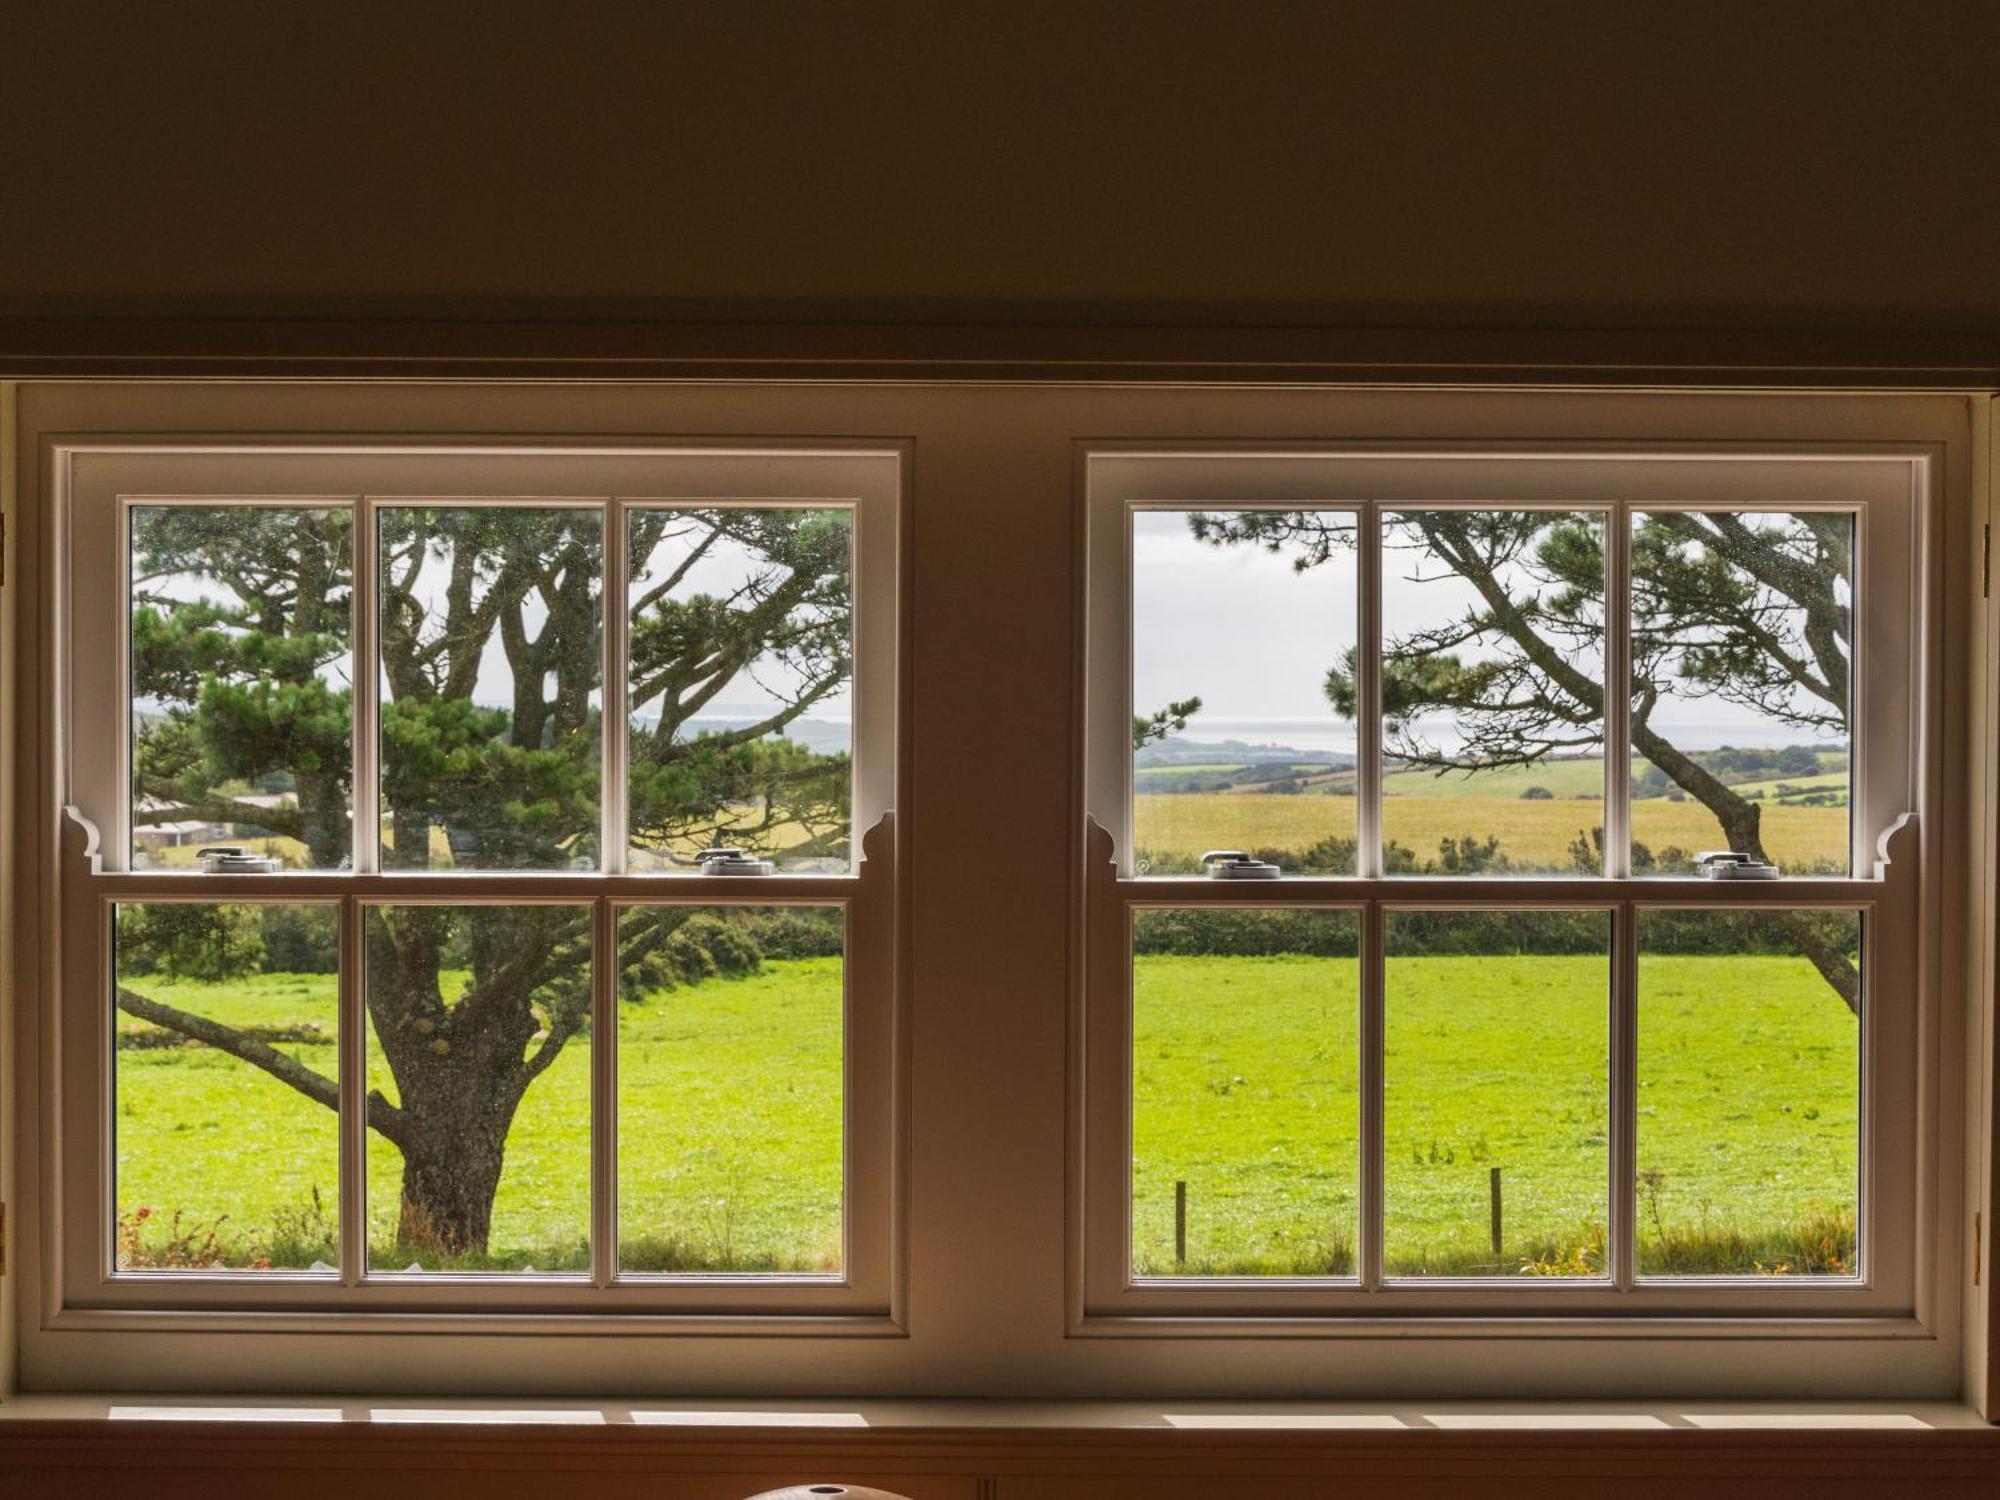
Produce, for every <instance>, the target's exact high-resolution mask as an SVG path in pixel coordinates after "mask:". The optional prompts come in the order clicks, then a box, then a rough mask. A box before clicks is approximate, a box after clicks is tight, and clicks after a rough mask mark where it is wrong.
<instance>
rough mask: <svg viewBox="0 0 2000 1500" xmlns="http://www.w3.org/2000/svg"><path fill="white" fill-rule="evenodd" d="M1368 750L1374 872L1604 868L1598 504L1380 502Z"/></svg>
mask: <svg viewBox="0 0 2000 1500" xmlns="http://www.w3.org/2000/svg"><path fill="white" fill-rule="evenodd" d="M1344 683H1345V685H1344V688H1343V690H1344V691H1345V692H1347V693H1348V694H1349V695H1351V694H1352V693H1353V691H1354V688H1353V684H1352V680H1351V677H1350V678H1348V679H1344ZM1382 751H1383V765H1382V850H1383V856H1382V859H1383V869H1384V871H1385V872H1386V873H1388V874H1391V875H1401V874H1451V875H1477V874H1507V873H1517V874H1530V873H1534V874H1546V873H1551V872H1553V873H1560V874H1573V873H1582V874H1596V873H1598V872H1599V871H1600V870H1601V869H1602V867H1603V861H1602V849H1601V846H1602V843H1603V838H1604V519H1603V517H1602V516H1601V515H1599V514H1597V513H1595V512H1590V511H1579V512H1561V511H1507V510H1476V511H1475V510H1439V511H1405V512H1401V513H1396V514H1390V515H1387V516H1385V517H1384V518H1383V522H1382Z"/></svg>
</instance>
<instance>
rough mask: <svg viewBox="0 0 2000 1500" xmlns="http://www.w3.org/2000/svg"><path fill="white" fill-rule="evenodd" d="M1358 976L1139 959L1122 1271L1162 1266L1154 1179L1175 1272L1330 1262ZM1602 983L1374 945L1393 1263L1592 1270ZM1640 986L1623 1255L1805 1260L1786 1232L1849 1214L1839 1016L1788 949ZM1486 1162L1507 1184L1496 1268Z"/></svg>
mask: <svg viewBox="0 0 2000 1500" xmlns="http://www.w3.org/2000/svg"><path fill="white" fill-rule="evenodd" d="M1355 981H1356V964H1355V962H1354V960H1352V959H1319V958H1305V957H1291V956H1287V957H1275V958H1235V957H1227V958H1225V957H1178V956H1149V957H1146V958H1142V959H1141V960H1140V961H1139V968H1138V971H1137V973H1136V975H1135V980H1134V1035H1133V1077H1134V1088H1135V1095H1136V1099H1135V1106H1134V1122H1133V1155H1134V1169H1133V1260H1134V1265H1135V1268H1136V1269H1138V1270H1139V1271H1140V1272H1141V1273H1142V1274H1152V1275H1171V1274H1174V1273H1175V1271H1176V1269H1177V1266H1176V1262H1175V1259H1174V1185H1175V1183H1176V1182H1186V1183H1187V1185H1188V1186H1187V1203H1188V1208H1187V1216H1188V1228H1187V1260H1186V1262H1185V1263H1183V1264H1181V1265H1180V1266H1179V1267H1178V1269H1179V1270H1181V1271H1182V1272H1184V1273H1186V1274H1198V1275H1214V1274H1272V1273H1278V1274H1320V1275H1347V1274H1352V1269H1353V1244H1354V1237H1355V1232H1356V1227H1355V1223H1356V1218H1355V1216H1356V1211H1357V1210H1356V1202H1357V1183H1358V1156H1357V1146H1356V1139H1357V1134H1356V1132H1357V1110H1358V1096H1357V1093H1356V1073H1355V1061H1354V1059H1355V1034H1356V1005H1357V1001H1356V991H1355ZM1606 983H1607V968H1606V963H1605V960H1603V959H1593V958H1578V957H1546V956H1534V957H1502V956H1483V957H1477V958H1392V959H1390V960H1389V964H1388V973H1387V984H1388V990H1387V1013H1386V1018H1385V1019H1386V1036H1385V1048H1384V1078H1385V1084H1384V1172H1385V1180H1384V1204H1385V1206H1384V1256H1385V1265H1386V1267H1387V1268H1388V1269H1389V1271H1390V1272H1391V1273H1392V1274H1397V1275H1423V1274H1427V1273H1429V1274H1440V1273H1441V1274H1454V1275H1465V1274H1477V1275H1491V1274H1496V1273H1499V1274H1518V1273H1520V1272H1521V1271H1522V1270H1523V1269H1524V1268H1528V1267H1530V1266H1532V1267H1533V1268H1535V1269H1537V1270H1539V1271H1540V1272H1542V1273H1543V1274H1565V1273H1567V1274H1591V1275H1595V1274H1601V1271H1602V1259H1601V1234H1602V1226H1603V1224H1604V1222H1605V1204H1606V1193H1607V1188H1606V1175H1607V1172H1608V1159H1609V1158H1608V1146H1607V1144H1606V1141H1607V1132H1606V1119H1605V1110H1606V1105H1605V1095H1606V1086H1605V1056H1606V1020H1605V1016H1606V1001H1605V993H1606ZM1640 994H1641V1013H1640V1065H1639V1137H1638V1164H1639V1168H1640V1170H1641V1171H1642V1172H1643V1173H1648V1174H1652V1175H1650V1176H1649V1177H1648V1178H1646V1179H1645V1185H1644V1188H1643V1190H1642V1203H1641V1215H1640V1260H1641V1265H1642V1268H1644V1269H1645V1270H1648V1271H1657V1272H1670V1271H1675V1270H1704V1271H1715V1270H1730V1271H1737V1272H1743V1273H1755V1272H1756V1271H1758V1270H1776V1269H1779V1268H1780V1267H1784V1268H1786V1269H1794V1270H1796V1269H1804V1268H1806V1267H1803V1266H1802V1265H1801V1262H1802V1261H1804V1260H1806V1259H1808V1258H1809V1257H1808V1256H1807V1255H1806V1254H1805V1253H1803V1252H1801V1250H1800V1249H1799V1248H1798V1247H1797V1246H1796V1245H1795V1244H1794V1243H1793V1241H1794V1240H1796V1239H1797V1238H1798V1236H1799V1234H1800V1233H1801V1232H1802V1231H1804V1230H1806V1229H1809V1228H1812V1227H1814V1226H1817V1225H1819V1224H1821V1223H1823V1222H1830V1223H1834V1224H1839V1223H1841V1222H1843V1221H1845V1222H1847V1223H1848V1224H1850V1225H1851V1219H1852V1214H1853V1210H1854V1203H1855V1193H1856V1177H1857V1171H1858V1166H1857V1163H1858V1146H1857V1141H1858V1134H1857V1129H1858V1127H1857V1092H1856V1090H1857V1084H1858V1078H1859V1053H1858V1050H1857V1048H1858V1027H1857V1025H1856V1022H1855V1020H1854V1017H1853V1016H1852V1015H1851V1014H1849V1012H1848V1011H1847V1010H1846V1008H1845V1007H1844V1006H1843V1005H1842V1004H1841V1003H1840V1001H1839V1000H1838V999H1837V998H1835V996H1834V995H1833V994H1832V992H1831V991H1830V990H1828V988H1827V986H1826V985H1825V983H1824V982H1823V981H1822V980H1820V978H1819V977H1818V975H1816V974H1815V973H1813V971H1812V970H1811V969H1810V968H1809V967H1808V966H1807V965H1806V964H1805V963H1803V962H1802V961H1800V960H1796V959H1789V958H1772V957H1756V958H1744V959H1726V958H1712V957H1663V956H1658V957H1656V956H1643V957H1642V958H1641V960H1640ZM1493 1167H1499V1168H1500V1169H1501V1172H1502V1183H1503V1199H1504V1202H1503V1235H1504V1239H1503V1252H1504V1253H1503V1256H1502V1258H1501V1259H1500V1261H1498V1262H1496V1261H1495V1259H1494V1257H1493V1255H1492V1251H1491V1220H1490V1217H1489V1184H1490V1172H1491V1169H1492V1168H1493ZM1849 1232H1851V1229H1850V1231H1849ZM1808 1248H1810V1247H1808ZM1835 1249H1836V1252H1838V1251H1840V1250H1842V1249H1844V1246H1836V1247H1835ZM1703 1256H1705V1257H1706V1258H1705V1259H1698V1258H1699V1257H1703ZM1823 1258H1824V1259H1834V1258H1838V1256H1837V1254H1836V1256H1830V1257H1823ZM1690 1259H1697V1263H1696V1264H1688V1261H1689V1260H1690ZM1718 1261H1719V1262H1720V1263H1719V1264H1718ZM1810 1268H1811V1269H1829V1268H1830V1267H1827V1266H1822V1265H1818V1264H1814V1265H1813V1266H1811V1267H1810Z"/></svg>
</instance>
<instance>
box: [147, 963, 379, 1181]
mask: <svg viewBox="0 0 2000 1500" xmlns="http://www.w3.org/2000/svg"><path fill="white" fill-rule="evenodd" d="M118 1008H119V1009H120V1010H122V1011H124V1012H125V1013H126V1014H127V1015H128V1016H136V1017H138V1018H139V1019H140V1020H141V1021H148V1022H151V1023H152V1024H153V1025H155V1026H160V1027H164V1028H165V1029H166V1030H168V1031H177V1032H179V1033H180V1034H181V1035H182V1036H184V1037H187V1038H189V1039H191V1040H193V1041H197V1042H201V1043H203V1044H204V1045H206V1046H210V1047H213V1048H215V1049H216V1050H217V1051H218V1052H227V1053H228V1054H229V1055H230V1056H231V1057H234V1058H237V1059H238V1060H240V1061H242V1062H247V1063H249V1064H250V1065H251V1066H252V1067H253V1068H261V1069H262V1070H263V1071H264V1072H266V1073H269V1074H270V1075H271V1076H272V1077H273V1078H275V1079H277V1080H278V1081H279V1082H280V1083H282V1084H286V1085H288V1086H289V1087H291V1088H294V1089H297V1090H298V1091H299V1092H300V1093H301V1094H304V1095H305V1096H306V1097H307V1098H308V1099H310V1100H312V1101H313V1103H315V1104H324V1105H325V1106H326V1107H327V1108H328V1109H331V1110H334V1111H336V1112H337V1111H338V1110H339V1109H340V1085H338V1084H337V1083H335V1082H334V1081H333V1080H332V1079H331V1078H328V1077H327V1076H326V1075H325V1074H323V1073H315V1072H314V1071H313V1070H312V1069H311V1068H308V1067H307V1066H306V1065H305V1064H304V1063H302V1062H300V1061H298V1060H297V1059H296V1058H291V1057H287V1056H286V1055H285V1054H284V1053H282V1052H280V1051H279V1050H278V1049H277V1048H276V1047H273V1046H272V1045H271V1044H270V1043H268V1042H260V1041H258V1040H257V1038H255V1037H253V1036H248V1035H246V1034H245V1033H243V1032H241V1031H238V1030H237V1029H236V1028H235V1027H233V1026H225V1025H223V1024H222V1023H221V1022H220V1021H211V1020H209V1019H208V1018H207V1017H206V1016H197V1015H192V1014H190V1013H189V1012H187V1011H184V1010H177V1009H175V1008H174V1007H173V1006H171V1005H162V1004H161V1003H160V1002H159V1001H158V1000H149V999H148V998H147V997H146V996H144V995H141V994H139V993H138V992H137V991H136V990H128V989H127V988H125V986H124V985H122V984H121V985H119V986H118ZM368 1125H369V1128H370V1129H372V1130H374V1131H376V1132H377V1133H379V1134H380V1135H382V1136H384V1137H386V1138H387V1139H389V1140H391V1141H393V1142H395V1144H396V1145H398V1146H402V1145H404V1144H406V1142H407V1141H408V1138H409V1132H408V1129H407V1128H406V1125H405V1121H404V1115H403V1112H402V1111H401V1110H400V1109H398V1108H397V1107H396V1106H395V1105H393V1104H391V1103H390V1102H389V1101H388V1100H387V1099H385V1098H383V1097H382V1095H381V1094H379V1093H374V1092H371V1093H370V1094H369V1095H368Z"/></svg>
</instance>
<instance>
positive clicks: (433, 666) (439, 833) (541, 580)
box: [376, 506, 603, 870]
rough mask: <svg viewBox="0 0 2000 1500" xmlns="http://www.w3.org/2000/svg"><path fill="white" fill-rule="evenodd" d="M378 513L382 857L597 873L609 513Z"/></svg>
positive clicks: (496, 509) (499, 509) (393, 861)
mask: <svg viewBox="0 0 2000 1500" xmlns="http://www.w3.org/2000/svg"><path fill="white" fill-rule="evenodd" d="M377 516H378V523H379V533H380V545H381V570H380V576H379V578H378V580H377V584H376V587H377V589H378V590H379V592H380V596H381V597H380V605H381V609H380V613H381V653H382V806H383V822H382V863H383V864H384V866H386V867H389V868H395V869H448V868H457V869H474V870H560V869H590V868H593V867H595V865H596V864H597V828H598V776H599V769H598V719H599V716H600V713H601V711H602V703H601V700H600V698H599V693H598V688H599V679H600V678H601V676H602V652H601V650H600V647H599V636H598V630H599V628H600V622H599V617H598V591H599V585H600V580H601V577H602V572H603V566H602V543H603V537H602V532H603V520H602V517H601V515H600V514H599V512H598V511H597V510H596V509H594V508H592V509H577V508H568V509H564V508H556V507H531V506H486V507H480V506H463V507H453V508H438V509H427V508H415V507H406V506H391V507H385V508H384V509H382V510H380V511H378V512H377Z"/></svg>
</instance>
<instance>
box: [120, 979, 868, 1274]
mask: <svg viewBox="0 0 2000 1500" xmlns="http://www.w3.org/2000/svg"><path fill="white" fill-rule="evenodd" d="M132 984H133V987H134V988H135V989H137V990H139V991H140V992H141V993H143V994H146V995H148V996H149V997H151V998H153V999H156V1000H159V1001H161V1002H163V1003H165V1004H168V1005H173V1006H176V1007H178V1008H180V1009H183V1010H188V1011H192V1012H194V1013H196V1014H199V1015H203V1016H207V1017H210V1018H212V1019H215V1020H218V1021H223V1022H227V1023H228V1024H230V1025H234V1026H241V1027H251V1028H255V1029H256V1030H257V1032H258V1034H260V1035H263V1036H265V1037H267V1038H269V1039H270V1040H271V1041H272V1043H273V1045H275V1046H277V1047H278V1048H279V1050H280V1051H283V1052H285V1053H288V1054H289V1055H291V1056H293V1057H295V1058H297V1059H298V1060H299V1061H301V1062H303V1063H305V1064H306V1065H308V1066H309V1067H312V1068H314V1069H316V1070H317V1071H319V1072H321V1073H324V1074H325V1075H327V1076H328V1077H331V1076H333V1074H334V1071H335V1056H334V1045H333V1036H334V1024H335V1023H334V977H333V976H332V975H330V974H296V975H295V974H264V975H259V976H255V977H251V978H247V979H237V980H230V981H228V982H226V983H222V984H202V983H196V982H191V981H185V980H182V981H175V980H167V979H162V978H159V977H156V976H148V977H146V978H144V979H141V980H134V981H132ZM841 1006H842V1000H841V963H840V960H838V959H832V958H814V959H794V960H787V961H784V962H770V963H767V964H766V965H765V966H764V969H763V971H762V972H760V973H756V974H752V975H748V976H745V977H742V978H737V979H726V980H724V979H717V980H710V981H708V982H706V983H703V984H698V985H690V986H683V987H680V988H676V989H670V990H656V991H654V992H653V993H652V994H649V995H647V996H646V997H645V998H644V999H643V1000H641V1001H638V1002H636V1003H622V1004H621V1005H620V1007H619V1041H620V1057H619V1108H618V1114H619V1214H620V1241H621V1246H622V1247H623V1251H624V1254H623V1257H622V1259H623V1264H624V1265H625V1266H626V1268H627V1269H631V1270H641V1271H673V1270H683V1269H694V1268H714V1269H733V1270H791V1271H832V1270H837V1269H838V1268H839V1263H840V1245H841V1237H840V1225H841V1220H840V1205H841V1171H840V1156H841V1143H840V1128H841V1126H840V1121H841V1110H840V1080H841ZM118 1028H119V1044H120V1045H119V1049H118V1054H117V1146H116V1149H117V1166H118V1188H117V1201H118V1207H119V1214H120V1220H121V1224H122V1225H123V1226H124V1230H123V1234H122V1236H121V1237H122V1238H123V1239H125V1240H126V1241H128V1243H129V1244H130V1246H131V1248H132V1249H133V1250H135V1251H136V1252H137V1253H138V1255H139V1256H140V1257H141V1258H143V1259H147V1260H154V1261H158V1260H161V1259H173V1258H177V1257H179V1258H195V1259H199V1258H200V1251H201V1248H202V1246H203V1245H204V1244H210V1245H211V1247H212V1248H219V1249H220V1250H222V1251H224V1252H226V1253H225V1255H224V1258H226V1259H228V1260H230V1261H231V1262H232V1263H246V1262H254V1261H256V1260H259V1259H268V1260H270V1261H271V1262H272V1264H274V1265H280V1266H306V1265H310V1264H311V1263H312V1262H313V1261H314V1260H319V1261H323V1262H326V1263H328V1264H331V1263H333V1262H334V1261H335V1260H336V1259H337V1257H338V1234H337V1229H336V1224H337V1220H336V1203H337V1189H336V1183H337V1178H338V1146H337V1142H336V1137H335V1129H334V1115H333V1112H332V1111H331V1110H328V1109H326V1108H324V1107H322V1106H320V1105H318V1104H315V1103H313V1102H311V1101H310V1100H307V1099H305V1098H304V1097H303V1096H301V1095H299V1094H297V1093H295V1092H294V1091H293V1090H292V1089H290V1088H288V1087H287V1086H285V1085H284V1084H282V1083H279V1082H277V1081H276V1080H274V1079H272V1078H270V1077H269V1076H268V1075H266V1074H264V1073H262V1072H260V1071H259V1070H257V1069H255V1068H253V1067H251V1066H249V1065H248V1064H246V1063H242V1062H239V1061H237V1060H236V1059H235V1058H232V1057H230V1056H228V1055H227V1054H224V1053H221V1052H217V1051H214V1050H213V1049H210V1048H206V1047H200V1046H186V1045H162V1044H163V1043H171V1042H173V1041H174V1040H175V1039H174V1038H173V1037H172V1036H171V1034H169V1033H165V1032H162V1031H160V1030H159V1029H158V1028H156V1027H153V1026H149V1025H147V1024H146V1023H144V1022H141V1021H136V1020H134V1019H132V1018H131V1017H129V1016H124V1015H122V1014H121V1015H120V1016H119V1017H118ZM590 1040H591V1039H590V1038H589V1037H588V1036H580V1037H578V1038H577V1039H575V1040H574V1041H573V1042H572V1043H571V1044H570V1045H569V1046H568V1047H567V1048H565V1049H564V1051H563V1053H562V1055H561V1056H560V1057H559V1058H557V1060H556V1062H555V1063H554V1065H553V1066H551V1067H550V1068H549V1070H548V1071H547V1072H546V1073H544V1074H543V1075H542V1076H541V1077H540V1078H539V1079H537V1080H536V1081H535V1083H534V1084H533V1085H532V1086H531V1087H530V1088H529V1090H528V1093H527V1095H526V1097H525V1098H524V1099H523V1101H522V1104H521V1108H520V1111H519V1113H518V1114H517V1115H516V1116H515V1120H514V1128H513V1133H512V1134H511V1135H510V1137H509V1139H508V1149H507V1166H506V1171H505V1174H504V1175H503V1177H502V1179H501V1183H500V1191H499V1195H498V1197H497V1199H496V1201H495V1204H494V1213H493V1237H492V1241H491V1244H490V1246H489V1251H490V1253H489V1255H488V1256H487V1257H486V1258H485V1260H484V1261H482V1262H481V1263H480V1264H481V1266H490V1267H492V1268H495V1269H520V1268H523V1267H527V1266H531V1265H532V1266H534V1267H535V1268H537V1269H539V1270H544V1271H548V1270H580V1269H583V1268H585V1267H587V1266H588V1264H589V1247H588V1238H589V1221H590V1155H589V1091H590V1059H589V1049H590ZM368 1050H369V1056H368V1079H369V1085H370V1087H371V1088H381V1089H382V1090H383V1092H384V1093H385V1094H386V1095H387V1096H388V1097H389V1098H390V1099H391V1100H393V1099H394V1098H395V1092H394V1085H393V1081H392V1080H391V1079H390V1077H389V1072H388V1067H387V1064H386V1063H385V1061H384V1060H383V1058H382V1056H381V1053H380V1051H379V1049H377V1048H376V1047H375V1046H374V1045H373V1042H372V1040H371V1042H370V1045H369V1049H368ZM401 1161H402V1158H401V1155H400V1153H399V1152H398V1151H397V1150H396V1148H395V1147H394V1146H393V1145H391V1144H390V1143H389V1142H388V1141H386V1140H384V1139H382V1138H381V1137H379V1136H375V1135H372V1134H371V1135H370V1137H369V1144H368V1184H369V1190H368V1213H369V1243H370V1246H371V1258H372V1260H373V1262H374V1264H375V1265H376V1266H377V1267H378V1268H380V1267H386V1268H391V1269H402V1268H404V1267H405V1266H407V1265H409V1264H412V1263H420V1262H421V1259H422V1257H420V1256H416V1255H413V1254H412V1252H411V1251H410V1250H408V1249H407V1248H403V1247H398V1246H397V1244H396V1243H395V1241H396V1233H395V1231H396V1222H397V1216H398V1215H397V1208H398V1201H399V1192H400V1183H401V1175H402V1169H401ZM142 1209H143V1210H145V1214H144V1217H143V1219H141V1218H140V1217H139V1214H140V1210H142ZM176 1214H178V1215H179V1219H180V1224H179V1227H178V1229H176V1228H175V1225H174V1218H175V1215H176ZM218 1225H219V1226H220V1227H219V1228H217V1226H218ZM210 1236H214V1239H213V1240H211V1239H210ZM190 1237H192V1238H190ZM176 1239H179V1240H181V1241H185V1242H186V1245H185V1248H183V1249H181V1250H175V1249H174V1248H173V1242H174V1241H175V1240H176ZM209 1258H211V1259H213V1258H215V1257H214V1256H210V1257H209Z"/></svg>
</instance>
